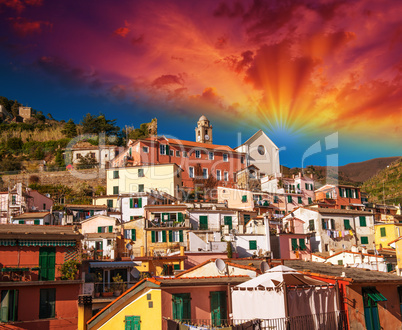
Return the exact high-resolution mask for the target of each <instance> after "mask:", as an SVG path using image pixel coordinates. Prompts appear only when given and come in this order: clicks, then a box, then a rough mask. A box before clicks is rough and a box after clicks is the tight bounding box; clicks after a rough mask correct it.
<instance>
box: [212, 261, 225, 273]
mask: <svg viewBox="0 0 402 330" xmlns="http://www.w3.org/2000/svg"><path fill="white" fill-rule="evenodd" d="M215 267H216V268H217V269H218V271H219V272H224V271H225V270H226V264H225V262H224V261H223V260H222V259H219V258H218V259H216V260H215Z"/></svg>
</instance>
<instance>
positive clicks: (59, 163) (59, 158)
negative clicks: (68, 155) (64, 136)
mask: <svg viewBox="0 0 402 330" xmlns="http://www.w3.org/2000/svg"><path fill="white" fill-rule="evenodd" d="M54 161H55V163H56V165H57V166H58V167H64V165H65V164H64V157H63V151H62V150H61V149H57V151H56V158H55V160H54Z"/></svg>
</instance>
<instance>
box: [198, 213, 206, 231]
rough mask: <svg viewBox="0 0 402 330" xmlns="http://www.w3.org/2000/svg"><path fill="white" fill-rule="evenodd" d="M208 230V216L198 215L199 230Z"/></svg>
mask: <svg viewBox="0 0 402 330" xmlns="http://www.w3.org/2000/svg"><path fill="white" fill-rule="evenodd" d="M206 229H208V216H206V215H200V230H206Z"/></svg>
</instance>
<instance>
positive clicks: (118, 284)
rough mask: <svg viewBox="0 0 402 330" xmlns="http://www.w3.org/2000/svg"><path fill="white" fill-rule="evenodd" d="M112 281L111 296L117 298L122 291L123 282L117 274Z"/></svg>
mask: <svg viewBox="0 0 402 330" xmlns="http://www.w3.org/2000/svg"><path fill="white" fill-rule="evenodd" d="M112 279H113V284H112V288H113V295H114V296H115V297H118V296H120V295H121V293H122V291H123V289H124V282H123V279H122V278H121V276H120V274H117V275H116V276H115V277H112Z"/></svg>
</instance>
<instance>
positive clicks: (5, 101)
mask: <svg viewBox="0 0 402 330" xmlns="http://www.w3.org/2000/svg"><path fill="white" fill-rule="evenodd" d="M0 104H1V105H2V106H4V107H5V108H6V110H7V111H8V112H11V107H12V105H13V102H12V101H10V100H9V99H8V98H6V97H4V96H0Z"/></svg>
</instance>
